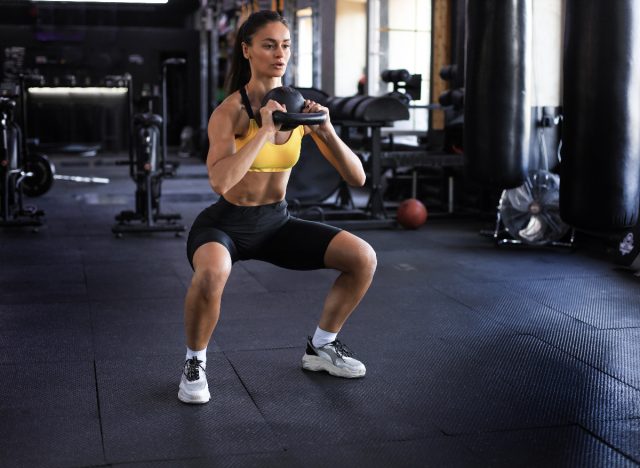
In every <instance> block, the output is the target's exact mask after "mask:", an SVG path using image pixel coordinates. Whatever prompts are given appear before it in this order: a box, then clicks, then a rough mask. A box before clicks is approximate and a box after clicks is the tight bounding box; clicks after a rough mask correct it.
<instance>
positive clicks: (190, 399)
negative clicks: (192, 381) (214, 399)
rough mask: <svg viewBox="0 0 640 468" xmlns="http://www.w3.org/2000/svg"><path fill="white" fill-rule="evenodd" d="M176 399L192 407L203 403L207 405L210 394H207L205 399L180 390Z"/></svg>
mask: <svg viewBox="0 0 640 468" xmlns="http://www.w3.org/2000/svg"><path fill="white" fill-rule="evenodd" d="M178 399H179V400H180V401H181V402H183V403H189V404H192V405H194V404H195V405H202V404H204V403H208V402H209V400H210V399H211V394H210V393H208V392H207V396H206V397H205V398H203V397H201V396H195V395H192V394H189V393H187V392H185V391H184V390H182V389H179V390H178Z"/></svg>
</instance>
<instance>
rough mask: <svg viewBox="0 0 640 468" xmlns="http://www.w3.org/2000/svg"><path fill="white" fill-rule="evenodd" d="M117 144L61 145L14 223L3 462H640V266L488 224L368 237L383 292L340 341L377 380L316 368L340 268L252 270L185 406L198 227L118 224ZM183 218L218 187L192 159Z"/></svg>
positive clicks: (0, 360) (370, 299)
mask: <svg viewBox="0 0 640 468" xmlns="http://www.w3.org/2000/svg"><path fill="white" fill-rule="evenodd" d="M113 160H114V157H109V156H99V157H97V158H90V159H77V158H73V157H68V156H67V157H58V158H56V163H57V169H58V173H60V174H64V175H81V176H87V175H91V176H98V177H108V178H110V179H111V182H110V183H109V184H106V185H99V184H82V183H75V182H70V181H63V180H57V181H56V182H55V186H54V187H53V189H52V190H51V191H50V192H49V193H47V194H46V195H45V196H43V197H42V198H39V199H31V200H29V202H30V203H36V204H38V205H39V207H41V208H43V209H44V210H45V212H46V226H45V227H43V228H42V229H41V230H40V232H38V233H33V232H31V231H30V230H29V229H28V228H26V229H11V230H7V229H4V230H0V265H1V268H0V376H1V378H0V466H2V467H21V466H24V467H34V466H36V467H38V466H43V467H48V466H52V467H77V466H114V467H116V466H117V467H129V466H130V467H147V466H148V467H156V466H159V467H201V466H214V467H245V466H248V467H326V466H333V467H423V466H426V467H485V466H486V467H489V466H490V467H516V466H517V467H547V466H554V467H555V466H558V467H622V466H638V465H639V464H640V288H639V286H640V279H639V278H637V277H635V276H633V274H631V273H630V272H625V271H622V270H620V269H618V268H616V267H615V266H614V265H613V264H612V263H609V262H608V261H606V260H604V259H602V258H599V257H598V256H596V255H593V254H590V253H589V251H587V250H586V249H577V250H576V251H573V252H572V251H568V250H562V249H552V248H531V247H524V248H523V247H517V246H511V247H510V246H505V247H496V246H495V245H494V243H493V242H492V241H491V240H490V239H489V238H487V237H483V236H480V235H479V231H480V229H481V228H483V227H485V226H484V225H483V222H481V221H478V220H473V219H464V220H463V219H457V220H456V219H444V218H439V219H435V218H434V219H430V220H428V222H427V224H426V225H425V226H423V227H422V228H420V229H419V230H417V231H405V230H401V229H397V230H389V229H387V230H362V231H358V232H357V234H359V235H360V236H362V237H363V238H364V239H366V240H367V241H369V242H370V243H371V244H372V245H373V246H374V248H375V249H376V251H377V253H378V270H377V274H376V277H375V280H374V283H373V285H372V287H371V290H370V291H369V293H368V294H367V296H366V297H365V299H364V300H363V302H362V304H361V305H360V306H359V308H358V309H357V310H356V312H355V313H354V315H353V316H352V318H351V319H350V320H349V321H348V322H347V325H346V326H345V328H344V329H343V331H342V333H341V334H340V339H341V340H342V341H344V342H346V343H347V344H348V345H349V347H350V348H352V349H353V350H355V351H356V353H357V356H358V357H359V358H360V359H362V360H363V361H364V362H365V363H366V365H367V371H368V372H367V375H366V377H365V378H364V379H359V380H341V379H336V378H333V377H331V376H329V375H326V374H315V373H307V372H305V371H302V370H301V369H300V359H301V357H302V354H303V353H304V347H305V341H306V337H307V335H308V334H311V333H312V332H313V331H314V329H315V326H316V324H317V319H318V317H319V314H320V310H321V307H322V303H323V299H324V295H325V293H326V291H327V290H328V288H329V286H330V285H331V283H332V281H333V279H334V278H335V277H336V274H335V273H334V272H331V271H315V272H291V271H287V270H283V269H280V268H277V267H273V266H271V265H268V264H264V263H260V262H242V263H239V264H237V265H236V266H235V267H234V270H233V272H232V275H231V278H230V280H229V284H228V286H227V290H226V292H225V296H224V297H223V304H222V308H223V310H222V315H221V320H220V323H219V326H218V328H217V330H216V332H215V335H214V340H213V343H212V344H211V345H210V347H209V358H208V366H207V371H208V376H209V384H210V388H211V392H212V400H211V402H210V403H209V404H207V405H204V406H188V405H184V404H182V403H180V402H179V401H178V399H177V391H178V381H179V378H180V372H181V370H182V365H183V362H184V337H183V328H182V314H183V311H182V307H183V299H184V294H185V291H186V288H187V285H188V284H189V281H190V277H191V269H190V267H189V264H188V262H187V260H186V256H185V241H186V237H185V236H183V237H175V236H173V235H172V234H168V233H165V234H162V233H158V234H153V235H125V237H124V238H122V239H117V238H115V237H114V236H113V235H112V233H111V226H112V224H113V223H114V216H115V215H116V214H117V213H119V212H120V211H121V210H124V209H130V208H131V207H132V205H133V190H134V186H133V182H132V181H131V180H130V179H129V178H128V177H127V169H126V167H124V166H115V165H114V164H113ZM179 175H180V176H179V177H178V178H175V179H169V180H166V181H165V182H164V184H163V201H162V204H163V211H167V212H179V213H181V214H182V216H183V220H184V223H185V224H187V225H189V224H190V223H191V221H192V220H193V219H194V217H195V216H196V214H197V213H198V212H199V211H200V210H201V209H202V208H203V207H205V206H206V205H207V204H209V203H211V202H212V201H213V200H214V199H215V197H214V196H213V195H212V193H211V191H210V190H209V188H208V183H207V180H206V178H205V170H204V166H203V165H202V164H200V163H198V162H196V161H190V160H189V161H186V162H184V161H183V164H182V166H181V167H180V169H179Z"/></svg>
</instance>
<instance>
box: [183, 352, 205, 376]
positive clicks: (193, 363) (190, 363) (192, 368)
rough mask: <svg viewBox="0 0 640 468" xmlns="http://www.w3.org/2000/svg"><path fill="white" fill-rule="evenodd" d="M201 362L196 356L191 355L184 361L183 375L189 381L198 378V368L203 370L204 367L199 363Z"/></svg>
mask: <svg viewBox="0 0 640 468" xmlns="http://www.w3.org/2000/svg"><path fill="white" fill-rule="evenodd" d="M202 362H204V361H201V360H199V359H198V358H197V357H196V356H193V357H192V358H191V359H187V360H186V362H185V363H184V364H185V366H184V375H185V376H186V377H187V380H188V381H189V382H193V381H194V380H198V379H199V378H200V369H202V371H203V372H204V367H202V366H201V365H200V364H202Z"/></svg>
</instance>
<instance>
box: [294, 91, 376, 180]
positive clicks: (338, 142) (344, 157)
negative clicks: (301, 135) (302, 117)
mask: <svg viewBox="0 0 640 468" xmlns="http://www.w3.org/2000/svg"><path fill="white" fill-rule="evenodd" d="M305 112H324V113H325V114H327V120H326V121H325V122H324V123H323V124H321V125H314V126H309V127H306V128H308V129H309V131H310V132H311V138H313V141H315V143H316V145H318V149H319V150H320V152H321V153H322V155H323V156H324V157H325V158H326V159H327V160H328V161H329V162H330V163H331V165H332V166H333V167H335V168H336V170H337V171H338V172H339V173H340V175H341V176H342V178H343V179H344V180H345V181H346V182H347V184H349V185H352V186H355V187H362V186H363V185H364V183H365V181H366V179H367V176H366V174H365V172H364V168H363V167H362V163H361V162H360V159H359V158H358V156H356V155H355V153H354V152H353V151H352V150H351V148H349V147H348V146H347V144H346V143H345V142H344V141H342V139H340V137H339V136H338V134H337V133H336V130H335V128H334V127H333V125H332V124H331V121H330V119H329V109H327V108H326V107H323V106H321V105H320V104H318V103H316V102H313V101H307V104H306V106H305ZM305 133H309V132H307V130H306V129H305Z"/></svg>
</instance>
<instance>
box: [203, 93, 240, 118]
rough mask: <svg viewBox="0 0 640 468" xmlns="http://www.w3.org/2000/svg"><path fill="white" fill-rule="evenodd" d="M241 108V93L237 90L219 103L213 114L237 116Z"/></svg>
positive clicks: (214, 115)
mask: <svg viewBox="0 0 640 468" xmlns="http://www.w3.org/2000/svg"><path fill="white" fill-rule="evenodd" d="M241 110H242V100H241V99H240V93H239V92H238V91H236V92H234V93H231V94H230V95H229V96H227V97H226V98H225V99H224V100H223V101H222V102H221V103H220V104H218V106H217V107H216V108H215V109H214V111H213V114H211V116H212V117H223V118H229V117H237V116H238V115H239V114H240V112H241ZM234 120H235V119H234Z"/></svg>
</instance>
